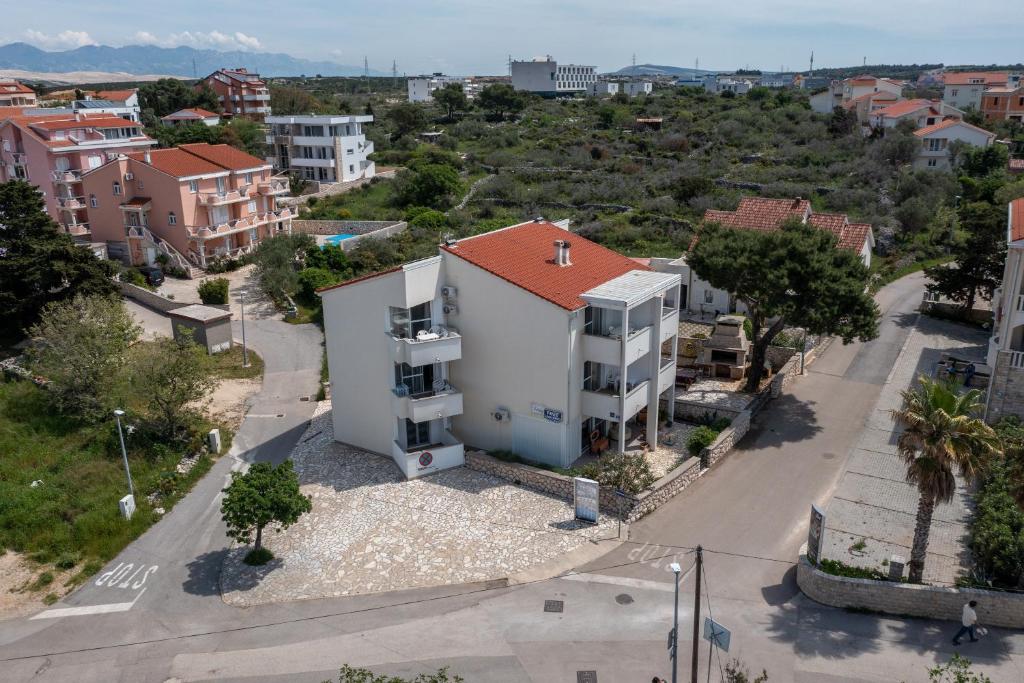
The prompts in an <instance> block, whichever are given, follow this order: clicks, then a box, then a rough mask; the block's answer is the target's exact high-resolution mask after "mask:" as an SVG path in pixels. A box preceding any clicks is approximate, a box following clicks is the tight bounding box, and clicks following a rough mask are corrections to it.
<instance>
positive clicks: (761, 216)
mask: <svg viewBox="0 0 1024 683" xmlns="http://www.w3.org/2000/svg"><path fill="white" fill-rule="evenodd" d="M810 211H811V203H810V202H809V201H807V200H806V199H800V198H799V197H797V198H796V199H766V198H764V197H744V198H743V199H741V200H740V205H739V206H738V207H736V210H735V211H716V210H714V209H708V210H707V211H706V212H704V221H705V222H707V223H721V224H722V225H725V226H728V227H730V228H745V229H747V230H766V231H770V230H777V229H778V228H779V227H780V226H781V225H782V223H783V222H784V221H786V219H789V218H797V219H799V220H804V219H805V218H806V217H807V216H808V215H809V214H810Z"/></svg>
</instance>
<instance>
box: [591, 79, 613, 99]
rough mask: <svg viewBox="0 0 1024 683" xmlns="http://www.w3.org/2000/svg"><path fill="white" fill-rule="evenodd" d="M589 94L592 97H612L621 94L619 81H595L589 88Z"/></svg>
mask: <svg viewBox="0 0 1024 683" xmlns="http://www.w3.org/2000/svg"><path fill="white" fill-rule="evenodd" d="M587 94H588V95H590V96H591V97H611V96H612V95H618V94H619V83H618V82H617V81H595V82H593V83H591V84H590V87H589V88H587Z"/></svg>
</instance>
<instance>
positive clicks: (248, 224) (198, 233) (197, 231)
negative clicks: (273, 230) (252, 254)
mask: <svg viewBox="0 0 1024 683" xmlns="http://www.w3.org/2000/svg"><path fill="white" fill-rule="evenodd" d="M257 225H258V223H257V222H255V221H253V220H252V218H239V219H237V220H233V221H226V222H224V223H218V224H216V225H200V226H192V227H189V228H187V231H188V236H189V237H199V238H203V239H205V238H210V237H223V236H224V235H230V234H232V233H235V232H241V231H242V230H249V229H252V228H255V227H256V226H257Z"/></svg>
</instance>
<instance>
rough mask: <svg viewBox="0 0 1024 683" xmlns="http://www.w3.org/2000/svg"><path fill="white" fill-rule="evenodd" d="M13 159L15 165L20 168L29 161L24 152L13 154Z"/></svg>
mask: <svg viewBox="0 0 1024 683" xmlns="http://www.w3.org/2000/svg"><path fill="white" fill-rule="evenodd" d="M11 158H12V159H14V163H15V164H17V165H19V166H20V165H23V164H24V163H25V162H26V161H28V156H26V154H25V153H24V152H11Z"/></svg>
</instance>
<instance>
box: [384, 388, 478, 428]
mask: <svg viewBox="0 0 1024 683" xmlns="http://www.w3.org/2000/svg"><path fill="white" fill-rule="evenodd" d="M392 393H393V394H394V397H393V398H392V401H391V405H392V407H393V408H394V414H395V417H398V418H402V419H409V420H412V421H413V422H429V421H430V420H437V419H440V418H443V417H454V416H455V415H461V414H462V392H460V391H458V390H457V389H455V388H454V387H453V386H451V385H450V384H448V383H447V382H443V383H441V385H440V387H439V388H437V389H432V390H430V391H425V392H421V393H418V394H410V393H409V388H408V387H407V386H406V385H404V384H403V385H400V386H398V387H396V388H395V389H392Z"/></svg>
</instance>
